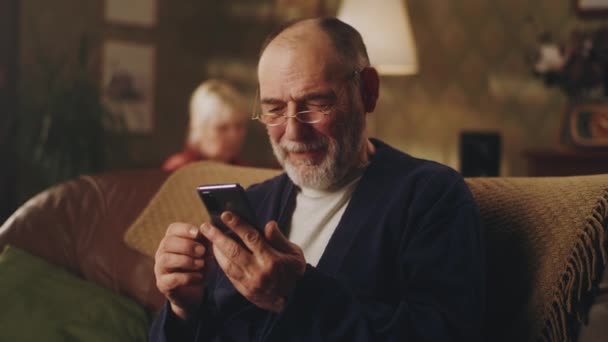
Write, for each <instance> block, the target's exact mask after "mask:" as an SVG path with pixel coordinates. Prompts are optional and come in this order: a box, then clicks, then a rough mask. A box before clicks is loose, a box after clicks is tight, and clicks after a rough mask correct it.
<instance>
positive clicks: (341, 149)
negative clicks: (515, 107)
mask: <svg viewBox="0 0 608 342" xmlns="http://www.w3.org/2000/svg"><path fill="white" fill-rule="evenodd" d="M262 51H263V52H262V55H261V58H260V61H259V66H258V76H259V86H260V101H261V109H262V110H261V113H258V114H257V118H258V119H259V120H260V121H261V122H262V123H263V124H265V125H266V128H267V130H268V135H269V137H270V141H271V143H272V147H273V150H274V153H275V154H276V156H277V158H278V160H279V162H280V163H281V164H282V165H283V168H284V169H285V172H286V173H285V174H282V175H280V176H277V177H275V178H273V179H270V180H268V181H266V182H264V183H262V184H258V185H255V186H252V187H251V188H250V189H248V191H247V193H248V196H249V199H250V201H251V203H252V205H253V206H254V208H255V210H256V214H257V216H258V219H259V220H260V221H262V222H263V223H265V227H264V229H263V232H262V233H259V232H258V231H256V230H255V229H254V228H252V227H251V226H249V225H247V224H246V223H245V222H244V221H242V220H239V218H238V217H236V216H235V215H234V214H233V213H230V212H225V213H223V214H222V217H221V219H222V221H223V222H224V223H225V224H226V225H227V226H228V227H230V229H232V230H233V231H234V233H235V234H236V236H238V237H239V238H240V240H241V242H237V241H235V240H234V239H233V238H231V237H229V236H227V235H225V234H223V233H222V232H221V231H220V230H218V229H217V228H216V227H214V226H212V225H211V224H209V223H204V224H203V225H202V226H201V227H193V226H191V225H188V224H183V223H175V224H172V225H171V226H170V227H169V228H168V230H167V234H166V236H165V238H164V239H163V241H162V242H161V243H160V246H159V248H158V251H157V254H156V265H155V274H156V277H157V285H158V287H159V289H160V291H161V292H163V293H164V294H165V295H166V297H167V299H168V301H167V305H166V306H165V308H164V310H163V311H162V312H161V314H160V315H159V317H158V318H157V319H156V321H155V322H154V324H153V327H152V330H151V337H152V340H153V341H253V340H255V341H258V340H259V341H321V340H324V341H325V340H327V341H337V340H340V341H478V340H480V339H481V334H482V318H483V309H484V252H483V241H482V240H483V239H482V237H481V231H480V224H479V218H478V210H477V207H476V205H475V203H474V201H473V198H472V196H471V194H470V192H469V191H468V189H467V187H466V185H465V183H464V182H463V179H462V177H460V176H459V175H458V174H457V173H456V172H455V171H453V170H451V169H449V168H448V167H445V166H442V165H440V164H437V163H434V162H430V161H425V160H420V159H416V158H413V157H411V156H409V155H407V154H404V153H402V152H399V151H397V150H395V149H393V148H391V147H390V146H388V145H386V144H384V143H382V142H381V141H378V140H375V139H368V137H367V133H366V130H365V127H366V125H365V116H366V113H369V112H372V111H373V110H374V107H375V104H376V100H377V98H378V84H379V79H378V74H377V72H376V71H375V70H374V69H373V68H371V67H370V66H369V60H368V57H367V53H366V50H365V46H364V44H363V41H362V39H361V36H360V35H359V34H358V33H357V31H356V30H354V29H353V28H352V27H350V26H349V25H347V24H345V23H343V22H341V21H339V20H337V19H335V18H326V19H309V20H304V21H300V22H296V23H293V24H291V25H289V26H287V27H285V28H283V29H281V30H280V31H279V32H278V33H277V34H275V35H273V36H271V37H270V38H269V40H268V42H267V44H266V46H265V47H264V49H263V50H262ZM209 256H213V257H214V258H209ZM216 265H217V267H215V266H216Z"/></svg>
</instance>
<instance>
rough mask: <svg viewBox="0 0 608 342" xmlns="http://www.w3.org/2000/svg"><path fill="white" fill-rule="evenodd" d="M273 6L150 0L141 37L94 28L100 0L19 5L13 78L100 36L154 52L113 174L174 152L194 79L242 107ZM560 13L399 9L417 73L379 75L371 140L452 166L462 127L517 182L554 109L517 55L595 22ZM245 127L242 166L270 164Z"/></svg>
mask: <svg viewBox="0 0 608 342" xmlns="http://www.w3.org/2000/svg"><path fill="white" fill-rule="evenodd" d="M281 2H286V1H281V0H264V1H256V2H251V1H245V0H240V1H237V0H231V1H199V0H180V1H169V0H159V13H160V15H159V24H158V25H157V27H156V28H155V29H152V30H142V29H134V28H131V27H125V26H120V25H108V24H107V23H104V22H103V19H102V15H101V13H102V8H103V7H102V4H103V3H102V1H101V0H55V1H44V0H23V1H21V6H22V8H21V39H20V45H21V51H20V52H21V60H20V65H21V68H22V70H23V72H22V75H21V76H22V80H27V79H28V78H29V77H31V72H34V70H35V68H32V65H33V64H35V56H36V54H39V53H45V54H52V55H58V56H59V55H62V54H65V53H66V51H69V50H70V48H71V47H73V46H75V44H76V42H77V41H78V38H79V36H80V35H81V34H83V33H86V34H88V35H90V36H91V37H94V39H95V40H96V42H98V43H99V42H101V41H102V39H103V38H104V37H109V38H118V39H128V40H135V41H142V42H152V43H154V44H156V45H157V49H158V55H157V60H158V66H157V89H156V94H157V99H156V108H157V117H156V120H157V121H156V129H155V131H154V132H153V133H152V134H149V135H140V136H131V137H129V140H128V143H129V146H128V149H126V151H127V152H128V155H127V156H126V157H125V158H124V159H121V160H118V161H116V162H115V164H114V165H113V166H112V167H115V168H118V167H151V166H156V165H159V163H160V162H161V161H162V159H163V158H164V157H165V156H166V155H168V154H170V153H171V152H174V151H176V150H177V149H179V148H180V146H181V144H182V135H183V131H184V129H185V126H186V117H187V114H186V113H187V102H188V97H189V94H190V91H191V90H192V89H194V87H195V86H196V85H197V83H198V82H200V81H201V80H204V79H206V78H208V77H223V78H227V79H229V80H231V81H233V82H235V83H236V84H237V86H238V87H240V88H241V89H242V90H243V91H244V92H245V93H246V94H247V95H248V96H249V98H253V95H254V93H255V63H256V57H257V50H258V47H259V44H260V43H261V41H262V39H263V37H264V36H265V35H266V34H267V33H268V32H269V31H270V30H271V29H272V28H273V27H276V26H277V25H278V24H279V22H280V21H281V20H277V19H276V17H277V13H275V10H274V7H275V5H276V3H281ZM380 3H381V2H378V4H380ZM338 4H339V1H338V0H331V1H326V2H325V5H324V9H325V12H326V13H327V14H334V13H335V10H336V8H337V6H338ZM571 7H572V6H571V2H570V1H568V0H560V1H555V0H539V1H527V0H496V1H487V0H409V1H408V8H409V13H410V17H411V20H412V25H413V31H414V35H415V39H416V42H417V46H418V53H419V61H420V72H419V73H418V74H417V75H415V76H411V77H382V80H381V81H382V86H381V98H380V103H379V105H378V109H377V111H376V112H375V113H373V114H372V116H371V117H370V120H371V121H372V123H371V124H372V125H371V126H372V127H373V134H374V135H375V136H377V137H379V138H381V139H384V140H385V141H387V142H389V143H391V144H393V145H395V146H396V147H398V148H400V149H402V150H404V151H408V152H409V153H411V154H413V155H416V156H420V157H424V158H429V159H433V160H437V161H440V162H443V163H447V164H449V165H451V166H453V167H455V168H457V167H458V151H457V148H458V134H459V132H460V131H461V130H493V131H499V132H500V133H501V134H502V137H503V146H504V158H503V165H502V174H503V175H524V174H525V163H524V160H523V158H522V151H523V150H524V149H526V148H531V147H547V146H554V145H555V144H556V139H557V131H558V127H559V123H560V116H561V114H562V109H563V107H564V104H565V99H564V98H563V96H562V95H561V94H560V93H559V92H558V91H556V90H547V89H545V88H544V87H543V86H542V84H541V82H540V81H539V80H536V79H534V78H533V77H532V76H531V73H530V66H529V65H528V63H527V62H526V59H525V57H526V55H528V54H529V53H530V52H531V49H532V48H533V46H534V43H535V39H536V36H537V35H538V34H539V33H540V31H542V30H549V31H551V32H553V33H554V34H555V36H556V37H557V38H558V39H559V38H563V37H565V36H566V35H567V33H568V32H569V31H570V30H571V29H573V28H575V27H577V26H580V25H593V24H595V23H593V22H589V21H587V22H584V23H583V22H582V21H581V20H579V19H578V18H577V17H576V15H574V13H573V9H572V8H571ZM289 15H291V16H297V15H298V13H296V14H295V15H294V14H293V13H291V14H289ZM251 127H252V131H251V134H250V135H249V137H248V140H247V143H246V147H245V151H244V154H245V159H246V160H247V161H249V162H251V163H253V164H261V165H268V164H271V163H273V157H272V153H271V151H270V148H269V145H268V143H267V141H266V140H267V139H266V137H265V133H264V131H263V129H262V128H261V127H259V126H257V125H255V123H252V126H251Z"/></svg>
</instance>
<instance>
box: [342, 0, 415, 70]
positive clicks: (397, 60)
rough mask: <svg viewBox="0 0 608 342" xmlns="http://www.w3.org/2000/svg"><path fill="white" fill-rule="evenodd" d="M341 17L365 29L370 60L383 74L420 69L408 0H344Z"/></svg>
mask: <svg viewBox="0 0 608 342" xmlns="http://www.w3.org/2000/svg"><path fill="white" fill-rule="evenodd" d="M338 18H339V19H340V20H342V21H344V22H345V23H348V24H350V25H351V26H353V27H354V28H356V29H357V31H359V33H361V36H362V37H363V41H364V42H365V45H366V46H367V53H368V54H369V58H370V62H371V64H372V65H373V66H374V67H375V68H376V69H377V70H378V72H379V73H380V74H381V75H409V74H415V73H417V72H418V60H417V58H416V45H415V43H414V37H413V35H412V29H411V27H410V20H409V16H408V13H407V8H406V6H405V2H404V0H382V1H377V0H342V5H341V7H340V10H339V11H338Z"/></svg>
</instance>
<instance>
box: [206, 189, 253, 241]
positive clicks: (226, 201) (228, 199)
mask: <svg viewBox="0 0 608 342" xmlns="http://www.w3.org/2000/svg"><path fill="white" fill-rule="evenodd" d="M196 191H197V192H198V195H199V197H200V198H201V200H202V201H203V204H204V205H205V207H206V208H207V211H208V212H209V216H210V217H211V223H212V224H213V225H214V226H216V227H217V228H219V229H220V230H222V232H224V233H225V234H229V235H233V233H232V230H231V229H230V228H228V227H227V226H226V225H225V224H224V223H223V222H222V220H221V219H220V216H221V215H222V213H223V212H224V211H230V212H232V213H233V214H235V215H237V216H238V217H239V219H241V220H244V221H245V222H247V223H248V224H249V225H251V226H252V227H254V228H255V229H257V230H258V231H259V230H260V228H259V227H258V221H257V219H256V215H255V212H254V211H253V208H252V206H251V204H250V203H249V200H248V199H247V195H246V194H245V190H244V189H243V187H241V185H240V184H238V183H229V184H211V185H201V186H198V187H197V188H196Z"/></svg>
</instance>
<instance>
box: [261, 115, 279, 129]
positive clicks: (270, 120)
mask: <svg viewBox="0 0 608 342" xmlns="http://www.w3.org/2000/svg"><path fill="white" fill-rule="evenodd" d="M260 121H262V123H264V124H265V125H268V126H276V125H280V124H282V123H283V122H285V117H284V116H283V115H280V114H272V113H264V114H262V115H261V117H260Z"/></svg>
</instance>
